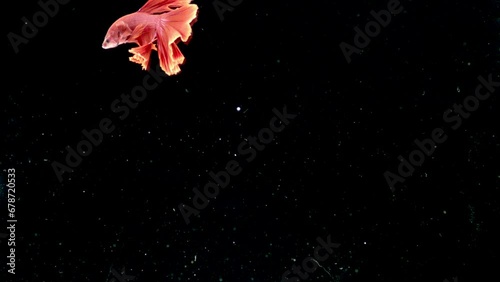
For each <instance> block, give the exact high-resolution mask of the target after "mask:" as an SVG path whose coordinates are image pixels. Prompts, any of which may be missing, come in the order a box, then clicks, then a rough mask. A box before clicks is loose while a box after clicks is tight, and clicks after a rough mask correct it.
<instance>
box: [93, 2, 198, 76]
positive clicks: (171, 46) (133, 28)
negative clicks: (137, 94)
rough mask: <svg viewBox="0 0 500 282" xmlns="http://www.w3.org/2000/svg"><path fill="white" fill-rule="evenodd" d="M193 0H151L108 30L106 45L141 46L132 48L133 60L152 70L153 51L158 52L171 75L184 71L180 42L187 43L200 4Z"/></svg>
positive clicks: (164, 67)
mask: <svg viewBox="0 0 500 282" xmlns="http://www.w3.org/2000/svg"><path fill="white" fill-rule="evenodd" d="M190 2H191V0H149V1H148V2H147V3H146V4H145V5H144V6H143V7H142V8H141V9H139V11H137V12H135V13H131V14H128V15H125V16H123V17H121V18H119V19H118V20H116V21H115V22H114V23H113V24H112V25H111V27H110V28H109V29H108V32H107V33H106V36H105V38H104V42H103V43H102V48H104V49H110V48H115V47H116V46H118V45H121V44H125V43H135V44H137V45H139V46H138V47H136V48H132V49H130V50H129V52H130V53H132V54H133V56H132V57H130V61H132V62H135V63H138V64H140V65H142V68H143V69H144V70H148V69H149V65H150V64H149V62H150V56H151V52H152V50H157V51H158V56H159V59H160V67H161V68H162V70H163V71H165V73H166V74H168V75H174V74H177V73H179V72H180V65H181V64H183V63H184V60H185V58H184V55H182V53H181V51H180V50H179V47H178V46H177V43H178V42H179V41H182V42H187V41H188V40H189V39H190V37H191V33H192V29H191V25H192V24H193V23H194V21H195V20H196V17H197V12H198V6H196V5H194V4H190Z"/></svg>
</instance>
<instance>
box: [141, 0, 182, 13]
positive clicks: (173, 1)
mask: <svg viewBox="0 0 500 282" xmlns="http://www.w3.org/2000/svg"><path fill="white" fill-rule="evenodd" d="M190 2H191V0H148V2H146V4H144V6H142V7H141V8H140V9H139V11H138V12H143V13H148V14H162V13H166V12H170V11H173V10H174V9H175V8H178V7H181V6H186V5H188V4H189V3H190Z"/></svg>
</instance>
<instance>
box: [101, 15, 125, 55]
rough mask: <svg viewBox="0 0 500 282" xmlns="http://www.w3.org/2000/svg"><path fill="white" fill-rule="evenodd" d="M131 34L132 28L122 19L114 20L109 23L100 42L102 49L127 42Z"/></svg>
mask: <svg viewBox="0 0 500 282" xmlns="http://www.w3.org/2000/svg"><path fill="white" fill-rule="evenodd" d="M131 35H132V29H131V28H130V27H129V26H128V25H127V23H125V22H124V21H116V22H115V23H113V24H112V25H111V27H110V28H109V29H108V32H107V33H106V36H105V37H104V41H103V42H102V48H103V49H111V48H115V47H116V46H118V45H120V44H123V43H127V42H128V40H129V39H130V36H131Z"/></svg>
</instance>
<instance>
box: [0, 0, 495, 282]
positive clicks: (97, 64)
mask: <svg viewBox="0 0 500 282" xmlns="http://www.w3.org/2000/svg"><path fill="white" fill-rule="evenodd" d="M387 2H388V1H312V2H299V1H292V2H291V1H266V2H262V1H251V0H244V1H243V2H242V3H241V4H240V5H238V6H237V7H235V8H234V11H232V12H226V13H225V14H224V20H223V21H221V20H220V19H219V17H218V15H217V13H216V10H215V9H214V7H213V5H212V1H205V0H203V1H196V2H194V3H195V4H197V5H198V6H199V16H198V21H197V22H196V23H195V24H194V25H193V37H192V40H191V41H190V43H189V44H188V45H184V44H182V43H181V44H179V46H180V48H181V51H182V52H183V54H184V55H185V56H186V63H185V64H184V65H183V66H181V69H182V72H181V73H180V74H179V75H176V76H172V77H168V78H164V81H163V82H162V83H161V84H160V86H159V87H157V88H156V89H155V90H153V91H150V92H149V93H148V97H147V98H146V100H144V101H143V102H141V103H140V104H139V106H138V107H137V108H136V109H135V110H132V111H131V113H130V116H128V117H127V118H126V119H124V120H123V121H121V120H119V119H118V118H117V116H118V115H117V114H114V113H112V112H111V110H110V104H111V103H112V102H113V101H114V100H115V99H118V98H119V97H120V95H121V94H122V93H125V94H128V93H130V91H131V89H132V88H133V87H134V86H136V85H140V84H142V79H143V77H144V76H145V75H147V72H145V71H142V70H141V68H140V66H139V65H137V64H134V63H131V62H129V61H128V57H129V56H130V54H129V53H128V51H127V50H128V49H129V48H131V47H133V46H132V45H127V46H119V47H117V48H115V49H110V50H103V49H102V48H101V43H102V41H103V39H104V35H105V34H106V31H107V29H108V28H109V26H110V25H111V24H112V23H113V22H114V21H115V20H116V19H117V18H119V17H121V16H123V15H125V14H128V13H132V12H134V11H136V10H137V9H138V8H139V7H141V6H142V5H143V4H144V1H139V0H130V1H123V0H110V1H101V2H90V1H77V0H73V1H70V2H69V3H68V4H66V5H61V7H60V11H59V12H58V14H57V15H56V16H55V17H53V18H50V20H49V22H48V24H47V25H46V26H44V27H43V28H40V30H39V31H38V33H37V34H36V36H35V37H34V38H32V39H30V40H29V42H28V44H23V45H21V46H20V50H19V53H18V54H15V53H14V51H13V48H12V46H11V44H10V43H9V40H8V38H7V34H8V33H9V32H14V33H17V34H20V30H21V26H22V22H21V20H20V18H21V17H23V16H26V17H28V18H31V16H32V15H33V14H34V13H35V12H36V11H38V10H39V9H40V8H39V6H38V4H37V2H36V1H21V2H16V3H12V2H8V3H5V4H4V8H2V11H4V15H5V17H4V18H5V19H6V20H5V21H4V28H5V30H4V31H3V34H4V35H5V36H4V45H3V46H4V50H3V52H2V53H3V61H4V62H3V66H4V74H5V75H4V79H5V80H4V82H3V84H4V91H3V94H2V95H1V96H2V97H1V100H0V101H1V102H0V103H1V106H2V108H1V111H2V119H3V121H6V122H7V123H6V126H2V134H3V136H4V140H5V143H4V145H3V146H2V147H1V148H0V150H1V151H2V159H1V168H2V170H3V171H2V176H1V178H0V180H1V182H2V183H1V184H2V187H1V189H2V193H1V194H0V195H1V198H0V200H1V205H0V206H1V207H2V211H1V213H0V215H1V217H0V219H1V222H0V224H1V225H2V226H3V225H4V224H5V226H7V223H5V221H6V218H7V208H6V204H7V191H6V187H5V183H6V179H7V169H8V168H15V169H16V184H17V189H16V196H17V202H16V216H17V219H18V223H17V225H16V226H17V228H16V240H17V242H16V243H17V248H16V259H17V261H16V275H15V276H14V275H11V274H8V273H7V269H8V268H7V266H6V264H5V263H6V258H5V257H6V256H7V255H8V249H7V244H6V241H5V239H3V240H2V242H1V245H2V246H1V247H0V254H1V257H2V259H0V262H1V266H0V270H1V271H2V273H0V278H1V277H5V278H1V279H0V281H102V282H104V281H106V282H107V281H118V280H113V274H112V273H111V270H112V269H116V270H117V271H121V270H122V269H124V271H125V273H126V274H127V275H133V276H135V277H136V280H134V281H281V275H282V274H283V272H284V271H286V270H288V269H291V267H292V265H293V264H294V263H300V262H302V260H303V259H304V258H306V257H307V256H309V255H311V254H312V251H313V250H314V247H315V246H316V245H317V243H316V238H317V237H322V238H326V236H327V235H331V237H332V241H334V242H337V243H340V244H341V246H340V247H339V248H338V249H336V251H335V252H334V254H333V255H332V256H331V257H330V258H329V259H328V260H326V261H325V262H323V263H322V266H323V267H324V269H321V268H319V269H318V270H317V271H316V272H314V273H313V274H311V277H310V278H309V281H436V282H441V281H444V279H449V280H450V281H451V280H452V277H457V279H458V281H460V282H462V281H483V280H485V279H490V280H488V281H498V280H499V279H500V273H499V272H498V271H497V269H498V265H499V262H500V257H499V252H498V251H499V247H500V243H499V242H500V241H499V240H498V238H500V237H499V235H500V234H499V232H498V223H499V221H498V219H499V218H498V215H499V213H500V210H499V194H500V188H499V184H500V171H499V166H498V163H497V160H498V158H497V157H498V155H499V153H500V146H499V142H498V138H499V136H500V132H499V126H498V120H499V111H498V107H499V101H500V100H499V98H498V95H497V94H498V93H500V91H498V90H497V92H495V93H494V94H493V95H491V97H490V98H489V99H487V100H485V101H483V102H481V104H480V106H479V108H478V110H477V111H475V112H473V113H471V116H470V118H469V119H467V120H464V122H463V124H462V126H461V127H460V128H458V129H457V130H454V131H453V130H451V129H450V126H449V124H446V123H445V122H444V121H443V117H442V115H443V113H444V112H445V111H446V110H447V109H449V108H452V106H453V104H455V103H462V101H463V99H464V98H465V97H466V96H468V95H472V94H473V93H474V89H475V87H476V85H477V84H478V80H477V77H478V76H479V75H482V76H484V77H486V76H488V74H493V77H494V78H495V79H496V80H497V81H498V80H499V76H498V71H499V67H498V66H499V65H498V62H499V56H498V54H499V48H500V41H499V39H500V38H499V27H500V24H499V23H500V21H499V16H500V13H499V8H500V6H499V5H500V3H499V2H498V1H493V0H479V1H402V2H401V3H402V5H403V7H404V12H402V13H401V14H399V15H397V16H394V17H393V19H392V21H391V23H390V24H389V26H388V27H386V28H384V29H383V30H382V31H381V32H380V34H379V35H378V36H377V37H375V38H374V39H373V40H372V42H371V43H370V45H369V46H368V47H367V48H365V49H364V50H363V53H362V54H360V55H356V54H355V55H353V57H352V59H353V61H352V63H350V64H348V63H347V62H346V60H345V58H344V56H343V54H342V52H341V50H340V48H339V44H340V43H341V42H343V41H344V42H346V43H349V44H353V36H354V34H355V32H354V27H355V26H359V27H361V28H363V27H364V25H365V24H366V23H367V22H369V21H370V20H372V17H371V16H370V13H369V12H370V11H371V10H375V11H379V10H381V9H385V8H386V7H387ZM157 60H158V59H157V56H156V54H155V53H154V56H153V66H155V65H156V64H157ZM285 105H286V107H287V109H288V112H290V113H293V114H297V117H296V118H295V119H294V120H293V121H292V122H291V123H290V125H288V126H287V127H286V128H285V130H284V131H283V132H281V133H279V134H277V135H276V137H275V140H274V141H273V142H272V143H271V144H269V145H267V146H266V148H265V149H264V150H263V151H261V152H258V154H257V157H256V158H255V160H253V161H252V162H251V163H248V164H245V165H243V166H242V167H243V171H242V173H241V174H240V175H238V176H236V177H234V178H232V179H231V182H230V186H229V187H228V188H225V189H224V190H221V192H220V194H219V196H218V197H217V198H216V199H215V200H212V201H211V202H210V204H209V205H208V207H207V208H206V209H204V210H202V211H201V212H200V217H199V218H196V217H193V218H192V222H191V223H190V224H189V225H186V224H185V222H184V220H183V219H182V217H181V216H180V213H179V211H178V205H179V204H180V203H185V204H190V205H191V198H192V196H193V192H192V189H193V188H195V187H198V188H199V189H201V188H203V186H204V185H205V183H207V181H209V179H210V178H209V176H208V173H209V171H215V172H217V171H220V170H221V169H223V168H224V166H225V164H226V163H227V161H229V160H232V159H237V160H242V159H243V157H242V156H236V157H235V154H237V147H238V145H239V144H240V143H241V142H242V141H244V140H245V139H246V138H247V137H248V136H249V135H256V134H257V133H258V132H259V130H260V129H262V128H264V127H267V126H268V124H269V121H270V119H271V118H272V117H273V112H272V110H273V108H277V109H280V110H281V109H282V108H283V107H284V106H285ZM237 107H241V110H240V111H237ZM105 117H109V118H110V119H112V120H113V124H114V125H115V126H116V129H115V130H114V131H113V133H112V134H110V135H105V136H104V139H103V142H102V144H101V145H99V146H98V147H95V148H94V149H93V152H92V153H91V154H90V155H89V156H87V157H84V159H83V161H82V163H81V165H79V166H78V167H77V168H75V171H74V172H73V173H66V174H64V177H63V178H64V181H63V182H62V183H60V182H59V181H58V179H57V177H56V175H55V173H54V171H53V169H52V167H51V163H52V162H53V161H58V162H61V163H64V158H65V155H66V151H65V149H64V148H65V147H66V146H68V145H69V146H71V147H73V148H75V147H76V144H77V143H78V142H79V141H80V140H82V139H83V138H84V137H83V135H82V133H81V132H82V130H83V129H87V130H90V129H92V128H96V127H97V126H98V124H99V121H100V120H101V119H103V118H105ZM437 127H442V128H443V129H445V131H446V133H447V136H448V139H447V141H446V142H445V143H443V144H442V145H439V146H438V147H437V149H436V151H435V152H434V154H432V156H431V157H427V158H426V160H425V162H424V164H423V165H422V167H419V168H417V169H416V171H415V172H414V174H413V176H411V177H409V178H407V180H406V181H405V182H404V183H399V184H397V189H396V191H395V193H392V192H391V190H390V189H389V187H388V185H387V183H386V180H385V178H384V176H383V174H384V172H385V171H387V170H390V171H392V172H397V166H398V164H399V161H398V159H397V157H398V156H399V155H402V156H404V157H407V156H408V154H409V153H410V152H411V151H413V150H414V149H415V148H416V146H415V145H414V144H413V140H414V139H415V138H419V139H424V138H428V137H430V136H431V132H432V130H433V129H434V128H437ZM241 163H242V164H243V163H244V162H243V161H242V162H241ZM2 230H3V227H2ZM1 232H4V231H1ZM195 257H196V259H195ZM325 270H326V271H325ZM327 271H328V272H329V273H330V275H329V274H327Z"/></svg>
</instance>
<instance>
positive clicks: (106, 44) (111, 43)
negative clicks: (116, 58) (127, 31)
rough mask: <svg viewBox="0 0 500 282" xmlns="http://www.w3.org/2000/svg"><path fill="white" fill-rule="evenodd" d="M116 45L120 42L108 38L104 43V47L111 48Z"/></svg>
mask: <svg viewBox="0 0 500 282" xmlns="http://www.w3.org/2000/svg"><path fill="white" fill-rule="evenodd" d="M116 46H118V43H116V42H111V41H109V40H108V39H106V40H104V42H103V43H102V49H111V48H115V47H116Z"/></svg>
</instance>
